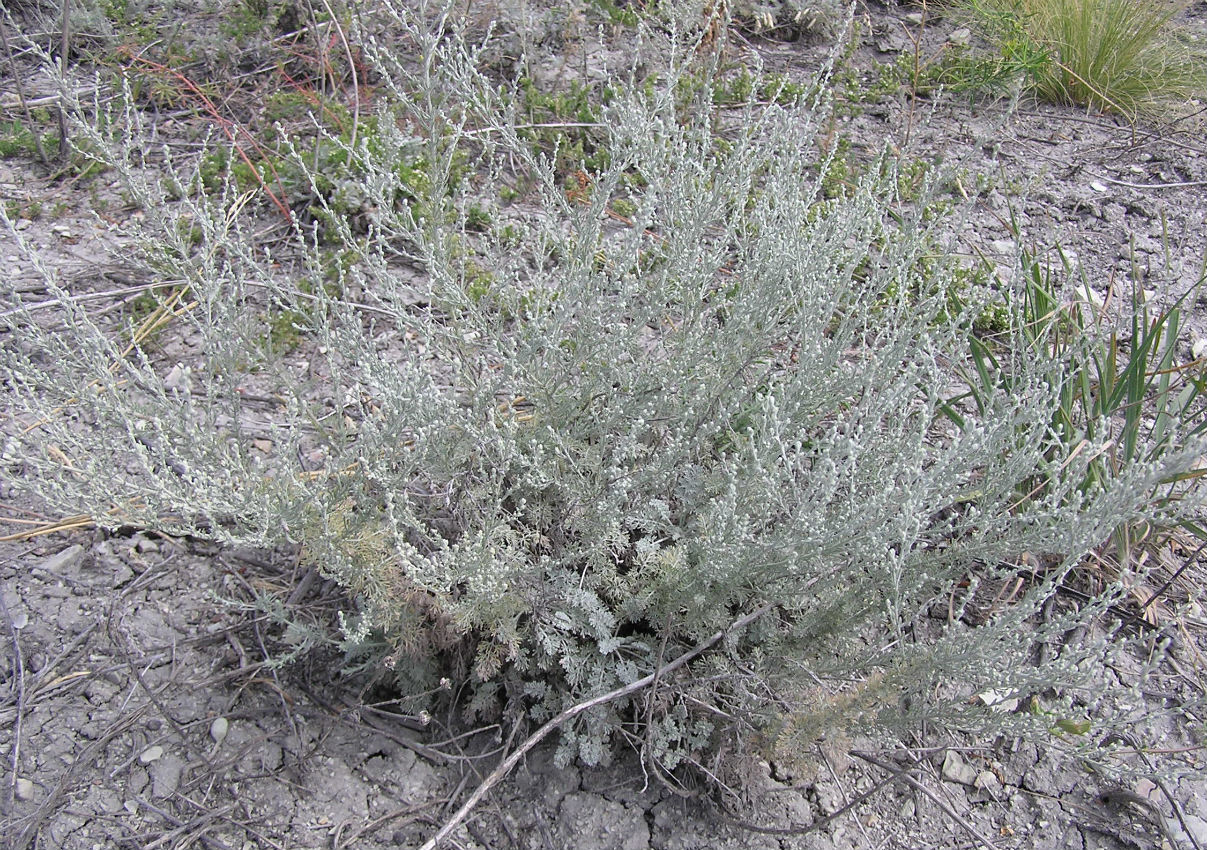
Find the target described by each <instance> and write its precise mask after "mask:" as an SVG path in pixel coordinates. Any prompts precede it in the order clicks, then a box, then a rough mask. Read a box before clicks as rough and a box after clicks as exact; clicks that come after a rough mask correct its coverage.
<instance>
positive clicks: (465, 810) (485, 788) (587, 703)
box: [419, 603, 776, 850]
mask: <svg viewBox="0 0 1207 850" xmlns="http://www.w3.org/2000/svg"><path fill="white" fill-rule="evenodd" d="M774 607H776V604H775V603H768V604H766V605H763V606H762V607H760V608H756V609H755V610H753V611H751V612H750V613H749V614H746V615H745V616H743V617H739V618H738V619H737V620H734V621H733V622H732V623H731V624H730V625H729V626H727V627H726V628H724V629H721V630H720V631H718V632H716V633H714V634H713V635H712V636H710V637H708V638H706V639H705V640H703V641H701V642H700V643H698V644H696V646H695V647H694V648H692V649H690V650H688V651H687V652H685V653H683V654H682V655H680V656H679V657H678V658H676V659H675V660H674V661H671V662H670V663H669V664H664V665H663V666H661V667H659V668H658V669H657V670H655V671H654V672H653V673H650V674H649V675H648V676H644V677H642V678H640V679H638V680H637V681H635V682H630V683H629V684H627V685H625V686H624V687H620V688H616V689H615V690H612V691H608V692H607V693H606V694H600V695H599V696H597V697H592V698H591V699H589V700H584V701H583V702H580V703H578V704H577V705H572V706H571V707H570V708H567V709H566V710H565V711H563V712H562V713H561V714H559V715H557V716H556V717H554V718H553V719H552V720H550V721H548V722H547V723H546V724H545V725H544V726H542V727H541V728H540V729H537V730H536V731H535V732H533V733H532V735H530V736H529V737H528V738H527V739H526V740H525V741H524V743H522V744H520V746H519V747H518V748H517V749H516V751H515V752H514V753H512V754H511V755H510V756H508V757H507V758H506V759H505V760H504V761H503V763H502V764H500V765H499V766H498V767H496V768H495V769H494V770H493V771H491V773H490V775H489V776H487V777H486V778H485V779H484V780H482V784H481V785H479V786H478V787H477V789H476V790H475V791H474V793H472V794H470V795H469V799H468V800H466V801H465V803H464V804H463V805H462V806H461V808H459V809H458V810H457V812H456V814H454V815H453V816H452V817H451V818H449V819H448V820H447V821H446V822H445V824H444V826H442V827H440V830H439V831H438V832H437V833H436V834H435V835H433V836H432V837H431V838H429V839H428V840H427V842H426V843H424V845H423V846H422V847H420V848H419V850H435V848H436V847H438V846H439V844H440V842H441V841H443V840H444V839H446V838H448V836H449V835H450V834H451V833H452V831H453V830H454V829H456V828H457V827H458V826H460V824H461V822H462V821H463V820H465V818H466V817H468V816H469V813H470V812H472V811H473V810H474V808H475V807H476V806H477V805H478V803H480V802H482V798H483V797H485V796H486V795H487V794H488V793H490V789H491V788H493V787H495V786H496V785H498V784H499V783H500V782H501V781H502V780H503V779H504V778H505V777H506V776H507V775H508V774H509V773H511V771H512V770H514V769H515V766H516V765H517V764H519V763H520V759H522V758H523V757H524V755H525V754H526V753H527V752H528V751H529V750H531V749H532V748H533V747H535V746H536V745H537V744H539V743H540V742H541V741H542V740H544V739H545V738H546V737H547V736H548V735H549V733H550V732H552V731H553V730H554V729H557V728H558V727H560V726H562V725H564V724H565V723H566V721H567V720H571V719H573V718H575V717H577V716H578V715H580V714H582V713H583V712H585V711H590V710H591V709H593V708H596V707H597V706H601V705H605V704H607V703H609V702H613V701H615V700H618V699H623V698H624V697H627V696H629V695H630V694H635V693H637V692H638V691H640V690H643V689H644V688H647V687H650V686H651V685H653V684H654V683H656V682H658V681H660V680H661V679H662V677H664V676H666V675H668V674H670V673H673V672H675V671H676V670H678V669H679V668H680V667H682V666H683V665H685V664H687V663H689V662H691V661H692V660H694V659H695V658H697V657H699V656H700V655H703V654H704V653H705V652H707V651H708V650H709V649H712V647H714V646H716V645H717V644H718V643H720V642H721V640H722V639H723V638H724V637H725V636H726V635H728V634H730V633H732V632H735V631H737V630H738V629H741V628H745V627H746V626H748V625H750V624H751V623H753V622H754V621H755V620H757V619H758V618H759V617H761V616H763V615H764V614H766V613H767V612H768V611H770V610H771V609H772V608H774Z"/></svg>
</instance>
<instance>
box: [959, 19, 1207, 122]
mask: <svg viewBox="0 0 1207 850" xmlns="http://www.w3.org/2000/svg"><path fill="white" fill-rule="evenodd" d="M1182 8H1183V6H1182V5H1181V4H1180V3H1178V2H1174V0H1157V2H1144V0H974V2H972V3H970V4H969V5H968V6H966V7H965V10H966V13H967V14H968V15H970V16H971V18H972V20H973V21H974V22H975V23H976V24H977V26H978V27H979V29H980V30H981V31H982V33H983V34H984V35H985V36H986V37H987V38H988V39H989V40H990V41H991V42H992V43H993V44H994V45H995V47H996V49H997V55H996V56H991V57H979V56H977V57H970V58H968V59H967V60H964V61H960V62H957V63H955V64H954V65H952V66H951V67H950V68H949V69H948V74H947V78H948V79H949V80H950V81H952V82H953V83H954V84H955V85H957V86H959V85H964V86H969V85H973V86H975V85H1000V84H1002V83H1009V82H1010V81H1011V80H1014V79H1021V80H1022V81H1023V82H1024V85H1026V86H1027V87H1029V88H1030V89H1031V90H1033V91H1034V92H1035V93H1036V94H1037V95H1038V96H1040V97H1042V98H1044V99H1046V100H1051V101H1053V102H1056V103H1067V104H1075V105H1083V106H1088V107H1090V108H1092V109H1097V110H1102V111H1109V112H1115V113H1118V114H1120V115H1122V116H1124V117H1126V118H1129V119H1133V120H1134V119H1136V118H1138V117H1140V116H1144V115H1148V116H1153V115H1159V114H1167V113H1168V110H1169V108H1171V107H1173V108H1181V107H1182V106H1184V105H1185V103H1186V102H1187V101H1188V100H1191V99H1193V98H1198V97H1202V96H1203V94H1204V92H1205V91H1207V65H1205V64H1204V60H1205V58H1207V55H1205V54H1204V52H1203V51H1202V50H1201V49H1197V48H1194V47H1193V46H1192V45H1191V43H1190V41H1189V40H1188V39H1187V38H1186V36H1185V35H1184V34H1183V33H1182V32H1181V31H1179V30H1178V29H1177V28H1176V26H1175V25H1174V23H1173V20H1174V18H1175V17H1176V16H1177V15H1178V14H1179V12H1181V11H1182Z"/></svg>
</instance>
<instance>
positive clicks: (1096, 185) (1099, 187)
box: [1090, 180, 1106, 192]
mask: <svg viewBox="0 0 1207 850" xmlns="http://www.w3.org/2000/svg"><path fill="white" fill-rule="evenodd" d="M1090 188H1091V189H1093V190H1094V191H1095V192H1105V191H1106V184H1105V183H1102V182H1100V181H1098V180H1095V181H1094V182H1093V183H1091V184H1090Z"/></svg>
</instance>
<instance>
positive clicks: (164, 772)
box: [150, 756, 184, 799]
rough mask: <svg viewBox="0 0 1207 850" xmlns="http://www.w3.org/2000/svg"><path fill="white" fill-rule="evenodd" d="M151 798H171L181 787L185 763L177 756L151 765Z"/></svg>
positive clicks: (167, 757) (168, 757)
mask: <svg viewBox="0 0 1207 850" xmlns="http://www.w3.org/2000/svg"><path fill="white" fill-rule="evenodd" d="M150 772H151V796H152V797H156V798H161V799H162V798H163V797H170V796H172V795H173V794H175V793H176V789H177V788H178V787H180V777H181V775H182V774H183V773H184V762H183V761H181V760H180V758H178V757H177V756H166V757H165V758H162V759H160V760H159V761H157V762H155V763H154V764H153V765H151V768H150Z"/></svg>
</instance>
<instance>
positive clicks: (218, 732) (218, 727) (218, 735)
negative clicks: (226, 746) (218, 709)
mask: <svg viewBox="0 0 1207 850" xmlns="http://www.w3.org/2000/svg"><path fill="white" fill-rule="evenodd" d="M229 730H230V722H229V721H228V720H227V719H226V718H225V717H215V718H214V722H213V723H211V724H210V737H211V738H213V739H214V743H215V744H221V743H222V742H223V741H225V740H226V733H227V732H228V731H229Z"/></svg>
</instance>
